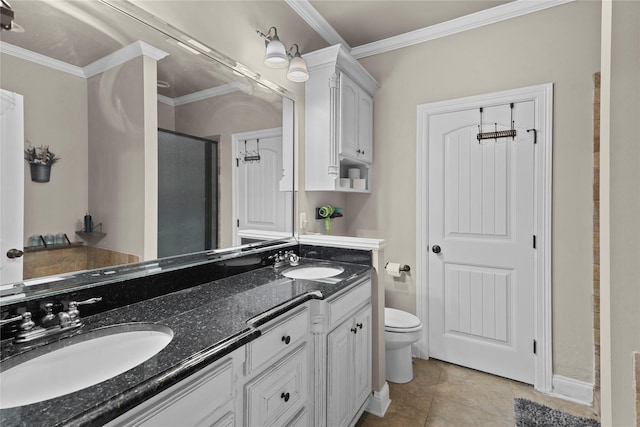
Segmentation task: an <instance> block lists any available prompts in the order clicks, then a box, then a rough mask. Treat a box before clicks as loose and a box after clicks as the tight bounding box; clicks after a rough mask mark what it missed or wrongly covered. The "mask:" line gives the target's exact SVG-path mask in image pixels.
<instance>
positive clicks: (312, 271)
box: [282, 266, 344, 280]
mask: <svg viewBox="0 0 640 427" xmlns="http://www.w3.org/2000/svg"><path fill="white" fill-rule="evenodd" d="M343 271H344V269H343V268H342V267H325V266H300V267H294V268H290V269H288V270H285V271H284V272H283V273H282V275H283V276H285V277H288V278H290V279H306V280H314V279H326V278H328V277H333V276H337V275H338V274H340V273H342V272H343Z"/></svg>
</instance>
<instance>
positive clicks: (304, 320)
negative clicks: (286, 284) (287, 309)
mask: <svg viewBox="0 0 640 427" xmlns="http://www.w3.org/2000/svg"><path fill="white" fill-rule="evenodd" d="M308 334H309V308H308V307H306V306H305V307H304V308H303V309H302V310H298V311H297V312H294V313H292V314H289V315H287V316H286V318H285V319H283V320H281V321H279V322H277V323H276V324H274V325H273V326H272V327H268V329H267V330H266V331H265V332H263V334H262V335H261V336H260V337H259V338H258V339H256V340H254V341H252V342H250V343H249V344H248V345H247V368H246V371H247V372H246V373H247V374H251V373H252V372H255V371H258V370H260V369H262V368H264V367H266V366H268V365H272V364H273V363H274V361H275V360H277V359H279V358H280V357H282V356H283V355H284V354H286V353H287V352H288V351H289V350H291V349H292V348H294V347H295V346H296V344H298V343H300V342H301V341H302V340H304V339H305V338H306V337H307V335H308Z"/></svg>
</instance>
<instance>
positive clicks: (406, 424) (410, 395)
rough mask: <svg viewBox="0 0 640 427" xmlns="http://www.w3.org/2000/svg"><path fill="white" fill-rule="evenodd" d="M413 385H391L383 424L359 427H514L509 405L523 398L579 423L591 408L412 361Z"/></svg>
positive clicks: (366, 420)
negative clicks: (568, 416) (578, 417)
mask: <svg viewBox="0 0 640 427" xmlns="http://www.w3.org/2000/svg"><path fill="white" fill-rule="evenodd" d="M413 369H414V378H413V381H411V382H409V383H406V384H394V383H389V392H390V395H391V406H389V409H388V410H387V413H386V414H385V416H384V418H379V417H376V416H374V415H371V414H367V413H365V414H364V415H363V416H362V417H361V418H360V420H359V421H358V423H357V424H356V426H357V427H382V426H384V427H412V426H416V427H418V426H420V427H422V426H424V427H440V426H443V427H445V426H446V427H467V426H491V427H494V426H495V427H502V426H505V427H507V426H508V427H513V426H514V425H515V422H514V419H513V399H514V398H515V397H523V398H525V399H529V400H532V401H536V402H540V403H542V404H545V405H547V406H550V407H552V408H557V409H561V410H563V411H566V412H569V413H572V414H574V415H578V416H581V417H590V418H596V419H597V418H598V416H597V414H595V413H594V411H593V408H591V407H588V406H584V405H580V404H577V403H573V402H569V401H566V400H563V399H558V398H554V397H551V396H548V395H545V394H543V393H540V392H537V391H536V390H534V389H533V387H532V386H530V385H527V384H523V383H519V382H516V381H512V380H508V379H505V378H501V377H496V376H493V375H489V374H485V373H484V372H478V371H474V370H472V369H467V368H463V367H460V366H456V365H451V364H448V363H444V362H441V361H437V360H434V359H431V360H422V359H414V364H413Z"/></svg>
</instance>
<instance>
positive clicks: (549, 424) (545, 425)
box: [513, 398, 600, 427]
mask: <svg viewBox="0 0 640 427" xmlns="http://www.w3.org/2000/svg"><path fill="white" fill-rule="evenodd" d="M513 410H514V412H515V420H516V427H600V422H599V421H598V420H594V419H591V418H584V417H577V416H575V415H571V414H568V413H566V412H564V411H560V410H558V409H552V408H549V407H548V406H545V405H541V404H540V403H536V402H532V401H530V400H527V399H519V398H518V399H513Z"/></svg>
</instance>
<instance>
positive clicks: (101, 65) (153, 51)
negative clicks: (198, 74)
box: [83, 40, 169, 78]
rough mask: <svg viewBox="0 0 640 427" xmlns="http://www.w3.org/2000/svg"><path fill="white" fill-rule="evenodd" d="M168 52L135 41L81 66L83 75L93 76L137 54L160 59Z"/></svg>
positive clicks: (129, 59)
mask: <svg viewBox="0 0 640 427" xmlns="http://www.w3.org/2000/svg"><path fill="white" fill-rule="evenodd" d="M168 55H169V54H168V53H167V52H165V51H163V50H160V49H158V48H156V47H153V46H151V45H150V44H147V43H145V42H143V41H140V40H138V41H136V42H133V43H131V44H130V45H129V46H125V47H123V48H122V49H118V50H116V51H115V52H113V53H111V54H109V55H107V56H105V57H103V58H100V59H98V60H97V61H95V62H92V63H91V64H89V65H87V66H85V67H84V68H83V71H84V74H85V77H87V78H88V77H93V76H95V75H97V74H100V73H103V72H105V71H107V70H110V69H111V68H115V67H117V66H118V65H122V64H124V63H125V62H128V61H131V60H132V59H134V58H137V57H138V56H148V57H150V58H152V59H155V60H156V61H159V60H161V59H162V58H164V57H165V56H168Z"/></svg>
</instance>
